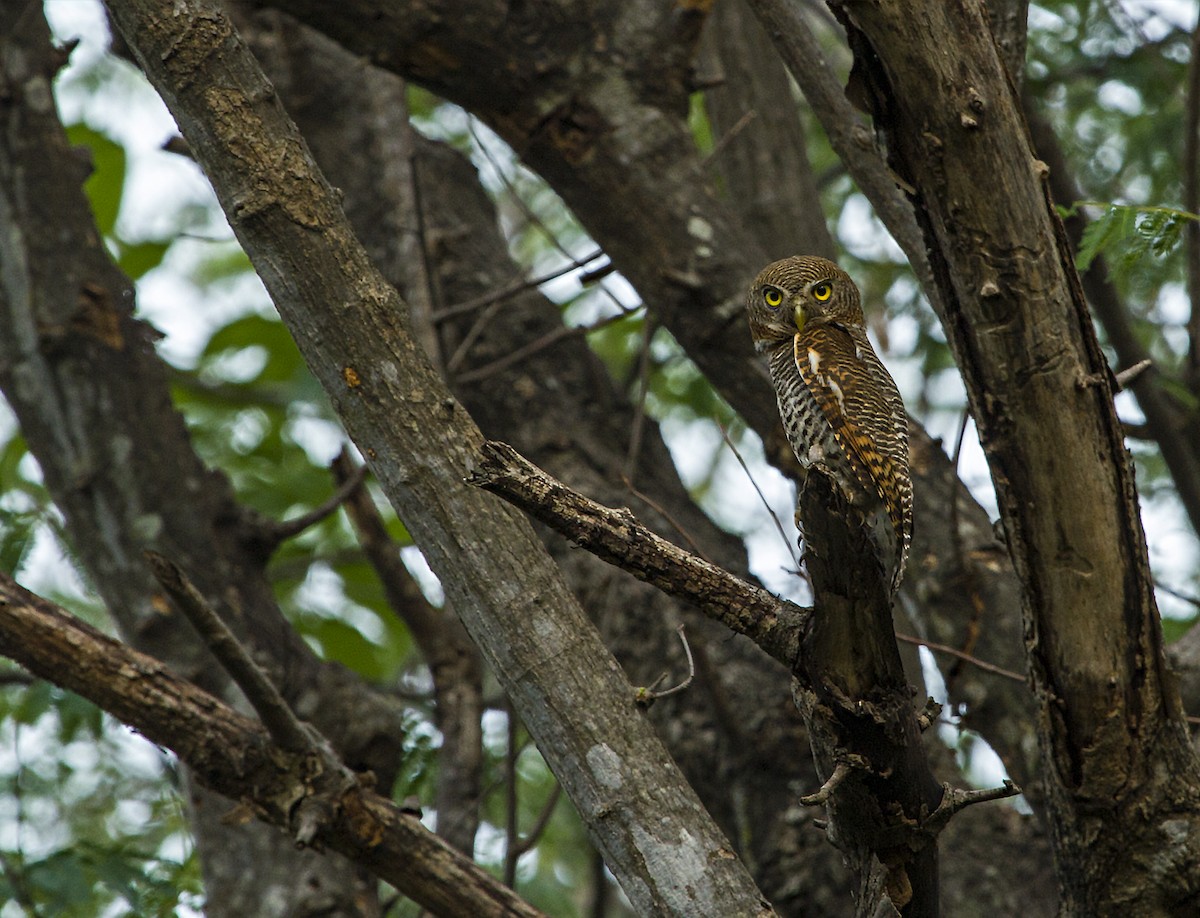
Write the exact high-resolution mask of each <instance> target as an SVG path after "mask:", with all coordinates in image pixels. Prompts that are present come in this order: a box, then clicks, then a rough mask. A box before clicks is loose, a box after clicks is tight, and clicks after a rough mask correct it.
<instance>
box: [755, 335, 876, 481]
mask: <svg viewBox="0 0 1200 918" xmlns="http://www.w3.org/2000/svg"><path fill="white" fill-rule="evenodd" d="M767 360H768V364H769V366H770V369H771V380H772V382H774V384H775V395H776V398H777V400H778V402H779V416H780V418H782V420H783V429H784V431H785V432H786V433H787V438H788V442H789V443H791V444H792V451H793V452H795V454H796V459H797V460H798V461H799V462H800V465H801V466H803V467H804V468H806V469H807V468H811V467H812V466H814V465H820V466H822V467H824V468H826V469H828V470H829V471H830V472H831V473H832V474H833V475H834V476H835V477H836V478H837V479H838V480H839V481H857V480H858V475H857V473H856V472H855V470H854V468H853V466H852V465H851V463H850V460H849V458H848V457H847V456H846V454H845V452H844V451H843V450H842V448H841V446H840V445H839V444H838V441H837V437H836V436H835V435H834V432H833V427H832V426H830V424H829V422H828V421H827V420H826V419H825V415H824V414H823V413H822V412H821V408H820V406H819V405H818V404H817V402H816V400H815V399H814V398H813V396H812V393H811V392H809V390H808V386H806V385H805V383H804V380H803V378H801V376H800V372H799V370H798V369H797V367H796V361H795V358H794V356H793V351H792V342H791V341H783V342H780V343H779V344H778V345H777V346H775V347H773V348H772V349H771V350H770V351H769V352H768V355H767ZM798 444H804V448H803V449H798V448H797V446H798ZM864 496H865V495H864V494H857V495H855V494H848V495H847V497H849V498H850V499H851V502H852V503H861V501H862V498H863V497H864Z"/></svg>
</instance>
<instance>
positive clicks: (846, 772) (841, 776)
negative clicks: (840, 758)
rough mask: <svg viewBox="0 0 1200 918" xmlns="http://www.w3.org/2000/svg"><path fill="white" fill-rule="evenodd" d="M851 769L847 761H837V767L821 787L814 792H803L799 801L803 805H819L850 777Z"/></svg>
mask: <svg viewBox="0 0 1200 918" xmlns="http://www.w3.org/2000/svg"><path fill="white" fill-rule="evenodd" d="M853 770H854V769H853V768H851V766H850V764H849V763H848V762H838V764H837V767H836V768H834V769H833V774H831V775H830V776H829V780H827V781H826V782H825V783H824V784H822V785H821V789H820V790H818V791H817V792H816V793H815V794H805V795H804V796H803V797H801V798H800V803H801V804H803V805H804V806H820V805H821V804H822V803H825V802H826V801H827V800H828V799H829V797H830V796H831V795H832V794H833V792H834V791H835V790H837V789H838V785H839V784H841V783H842V782H843V781H845V780H846V779H847V778H848V777H850V772H852V771H853Z"/></svg>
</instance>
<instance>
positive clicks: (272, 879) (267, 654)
mask: <svg viewBox="0 0 1200 918" xmlns="http://www.w3.org/2000/svg"><path fill="white" fill-rule="evenodd" d="M0 22H3V24H4V27H3V29H0V36H3V38H2V40H0V41H2V44H0V67H2V70H0V80H3V82H4V87H5V92H4V93H3V94H2V95H3V103H2V106H3V107H2V108H0V125H2V127H3V133H2V139H0V176H2V181H0V224H2V225H3V232H2V233H0V239H2V242H0V275H2V276H3V278H4V283H3V286H2V287H0V325H2V326H3V328H4V333H3V334H0V387H2V388H3V390H4V392H5V396H6V398H7V400H8V402H9V404H10V405H11V406H12V408H13V410H14V412H15V413H16V415H17V417H18V420H19V422H20V424H21V429H22V431H23V433H24V435H25V437H26V440H27V441H28V444H29V447H30V450H31V451H32V452H33V454H34V455H35V456H36V457H37V459H38V461H39V464H40V466H41V468H42V472H43V474H44V476H45V480H46V484H47V487H48V488H49V490H50V493H51V494H52V496H53V498H54V500H55V503H56V505H57V506H58V507H59V509H60V510H61V511H62V513H63V515H64V517H65V518H66V531H67V533H68V537H69V538H70V539H71V542H72V547H73V548H74V550H75V551H76V552H77V557H78V558H79V559H80V561H81V562H82V564H83V567H84V568H85V569H86V571H87V572H88V574H89V576H90V578H91V582H92V584H93V585H94V587H95V589H96V590H97V592H98V593H99V594H100V596H101V597H102V598H103V599H104V601H105V603H106V605H107V606H108V608H109V609H110V610H112V614H113V616H114V618H115V620H116V622H117V624H118V626H119V628H120V629H121V631H122V633H123V634H125V635H126V636H127V637H128V639H129V640H130V641H131V642H133V643H134V644H135V645H136V646H138V647H139V648H140V649H142V650H145V651H146V652H149V653H151V654H153V655H154V656H156V657H158V658H159V659H162V660H165V661H167V662H168V663H170V665H171V666H172V667H174V668H175V669H176V671H178V672H180V673H183V674H185V675H186V676H187V677H189V678H192V679H195V680H196V681H198V682H199V683H201V684H203V685H205V686H206V687H208V688H209V689H211V690H214V691H222V690H223V689H224V688H225V687H226V686H227V680H226V679H225V677H224V675H223V673H222V671H221V669H220V667H219V666H217V665H216V664H215V662H214V661H213V660H212V658H211V657H209V656H208V654H207V653H206V652H205V651H204V650H203V649H202V647H201V646H200V644H199V643H198V641H197V640H196V637H195V633H194V632H193V630H192V628H191V626H190V625H188V624H187V622H186V621H183V620H182V619H180V618H179V616H178V615H177V614H175V613H173V612H170V610H169V607H168V606H167V605H166V604H164V602H163V599H162V596H161V592H160V590H159V588H158V586H157V584H156V583H155V582H154V580H153V578H152V577H151V576H150V575H149V573H148V571H147V570H146V567H145V564H144V562H143V561H142V558H141V551H142V549H143V548H145V547H147V546H150V545H153V546H155V547H157V548H158V549H159V550H161V551H163V552H164V553H166V554H168V555H170V556H171V557H172V558H173V559H174V560H176V561H177V562H178V563H180V564H181V565H182V566H184V567H185V568H187V569H188V571H189V572H191V573H192V574H193V575H194V576H195V578H196V580H197V582H198V583H199V584H200V586H201V588H202V589H203V591H204V592H205V593H206V594H207V595H208V596H209V597H210V598H211V599H212V601H213V602H214V604H216V605H217V607H218V608H220V609H222V610H223V612H224V614H225V616H226V618H227V620H228V621H230V622H231V624H232V625H233V627H234V628H235V629H236V630H237V631H238V633H239V634H240V635H241V636H242V638H243V639H244V640H246V641H247V642H248V643H249V644H250V646H252V647H254V648H255V650H256V651H258V652H262V653H263V659H264V660H266V661H268V665H269V667H270V668H271V670H272V672H273V674H274V675H275V676H276V678H277V679H279V681H280V684H281V686H282V688H283V690H284V691H285V693H286V694H287V696H288V698H289V700H290V701H291V702H292V703H293V704H294V705H296V707H297V709H298V710H300V711H301V712H302V714H303V715H304V716H307V717H309V718H310V719H312V720H313V721H314V722H316V723H318V724H320V726H321V728H322V729H323V730H325V732H326V733H327V735H329V736H330V737H331V739H332V740H333V741H334V742H335V743H336V744H337V746H338V748H339V749H340V750H341V751H342V753H343V754H344V755H345V756H346V759H347V761H349V762H352V763H354V764H355V765H357V766H358V767H363V768H372V769H374V770H376V772H377V774H379V775H380V778H381V780H382V781H384V782H388V783H390V780H391V778H390V776H391V775H393V774H394V769H395V763H396V761H397V758H398V755H399V751H400V744H401V740H402V722H401V719H400V716H399V715H400V710H399V707H398V706H397V705H395V704H394V703H393V702H391V701H389V700H387V699H385V698H383V697H382V696H379V695H376V694H375V693H374V692H372V691H370V690H368V689H367V688H366V687H365V686H364V685H363V684H362V683H361V681H359V680H358V678H357V677H356V676H354V675H353V674H352V673H350V672H349V671H347V670H345V669H344V668H342V667H340V666H332V665H327V664H323V663H321V662H320V661H319V660H317V659H316V658H315V657H314V656H313V654H312V652H311V651H310V650H309V648H308V647H307V645H305V644H304V642H303V641H301V640H300V638H299V637H298V636H297V635H296V634H295V632H294V631H292V629H291V627H290V626H289V625H288V623H287V622H286V621H285V620H284V618H283V616H282V615H281V613H280V611H279V608H278V606H277V605H276V604H275V600H274V597H273V595H272V592H271V587H270V583H269V581H268V580H267V578H266V576H265V575H264V572H263V564H264V562H265V560H266V559H265V556H264V555H263V553H262V550H261V548H262V546H261V544H259V543H258V542H256V540H255V535H256V534H257V530H256V529H255V528H254V527H253V526H252V525H249V522H250V521H249V520H248V518H247V515H246V513H245V511H244V510H243V509H242V508H240V507H239V506H238V505H237V504H236V502H235V501H234V498H233V494H232V489H231V488H230V486H229V482H228V481H227V480H226V479H225V478H224V477H223V476H221V475H219V474H217V473H214V472H211V471H210V470H208V469H206V468H205V467H204V466H203V465H202V463H201V462H200V461H199V459H198V458H197V456H196V454H195V452H194V451H193V449H192V447H191V444H190V441H189V438H188V435H187V431H186V428H185V427H184V424H183V420H182V418H181V417H180V416H179V414H178V413H177V412H176V411H175V409H174V407H173V406H172V405H171V401H170V396H169V389H168V381H167V376H166V373H165V369H164V367H163V365H162V364H161V362H160V361H159V360H158V358H157V356H156V355H155V353H154V340H155V333H154V331H153V330H152V329H150V328H149V327H148V326H146V325H145V324H144V323H142V322H138V321H135V320H134V319H133V318H132V313H133V289H132V285H131V284H130V283H129V281H128V279H126V278H125V277H124V276H123V275H122V274H121V273H120V272H119V271H118V270H117V269H116V267H115V266H114V265H113V263H112V261H111V259H110V257H109V255H108V253H107V252H106V251H105V248H104V245H103V242H102V241H101V240H100V239H99V237H98V234H97V233H96V231H95V228H94V223H93V221H92V218H91V213H90V210H89V206H88V203H87V199H86V198H85V197H84V195H83V192H82V188H81V186H82V182H83V180H84V178H85V177H86V173H87V167H86V165H85V164H84V163H82V162H81V161H80V160H79V159H78V157H77V155H76V153H74V152H73V151H72V150H71V149H70V148H69V146H68V144H67V140H66V136H65V134H64V132H63V130H62V127H61V125H60V124H59V123H58V120H57V117H56V115H55V112H54V107H53V103H52V96H51V94H50V79H51V77H52V76H53V73H54V70H55V69H56V67H57V66H58V65H59V64H60V63H61V60H62V59H61V57H59V56H58V55H57V54H55V53H54V52H52V50H51V47H50V42H49V32H48V30H47V28H46V25H45V21H44V19H42V17H41V14H40V11H39V10H38V8H37V7H36V5H32V6H31V5H30V4H28V3H24V2H14V3H8V4H7V5H4V6H0ZM347 710H354V711H355V712H356V716H355V717H353V718H351V717H346V716H343V714H342V713H340V712H344V711H347ZM191 804H192V809H193V813H194V815H195V818H196V829H197V837H198V843H199V845H200V846H201V849H202V850H203V851H204V852H205V858H204V865H205V870H206V878H207V880H208V887H209V891H208V907H209V910H210V913H211V914H214V915H220V914H230V915H233V914H236V915H249V914H262V915H281V914H284V913H293V914H295V913H306V912H309V911H312V910H320V909H322V908H327V907H329V906H330V904H331V903H332V904H336V905H338V906H339V907H342V908H345V909H346V910H347V911H348V913H350V914H357V913H358V912H357V911H356V909H357V906H356V905H355V904H354V903H356V902H360V903H363V909H364V910H363V911H362V914H370V913H371V912H370V908H371V906H370V903H371V902H372V901H373V896H372V895H370V894H369V893H368V894H367V895H365V896H363V892H364V888H363V886H362V884H361V882H360V880H359V879H358V878H356V877H355V876H354V874H353V873H352V872H347V871H345V870H344V869H343V868H342V866H341V865H331V864H330V862H329V861H328V860H326V859H323V858H320V857H316V856H314V855H313V854H311V853H309V852H297V851H295V850H294V848H293V846H292V845H291V844H290V843H289V842H288V840H287V839H286V838H284V837H282V836H281V835H279V834H278V833H277V832H275V831H274V830H272V829H270V828H268V827H265V826H259V825H252V826H249V827H247V828H245V829H233V828H231V827H229V826H225V825H222V823H221V817H222V816H223V815H224V814H225V812H226V811H227V809H228V806H227V804H226V803H225V802H224V801H222V800H220V799H218V798H216V797H214V796H213V795H211V794H209V793H208V792H206V791H204V790H203V789H202V788H194V794H193V796H192V799H191ZM247 863H254V864H256V865H257V866H258V869H257V870H256V871H255V873H254V875H253V876H249V875H247V873H246V871H245V869H244V868H245V865H246V864H247ZM297 878H301V882H297Z"/></svg>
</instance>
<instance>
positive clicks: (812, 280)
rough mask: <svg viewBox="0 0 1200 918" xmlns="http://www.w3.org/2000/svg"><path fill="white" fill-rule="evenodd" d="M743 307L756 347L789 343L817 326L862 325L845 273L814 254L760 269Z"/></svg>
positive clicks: (854, 290) (859, 306)
mask: <svg viewBox="0 0 1200 918" xmlns="http://www.w3.org/2000/svg"><path fill="white" fill-rule="evenodd" d="M746 308H747V310H748V312H749V315H750V333H751V334H752V335H753V336H754V340H755V342H756V343H757V342H770V341H782V340H789V341H790V340H791V339H792V338H793V337H794V336H795V335H796V333H797V332H800V331H803V330H804V326H805V325H807V324H811V323H816V322H829V321H836V322H841V323H844V324H848V325H854V324H858V325H862V324H863V312H862V303H861V302H860V300H859V296H858V287H856V286H855V285H854V281H852V280H851V279H850V275H849V274H847V273H846V272H845V271H843V270H842V269H841V268H839V267H838V266H837V265H835V264H834V263H833V262H832V261H830V260H829V259H828V258H819V257H817V256H815V255H793V256H792V257H791V258H784V259H783V260H782V261H776V262H773V263H772V264H769V265H767V266H766V267H765V268H763V269H762V271H760V272H759V274H758V277H756V278H755V279H754V283H753V284H751V285H750V292H749V294H748V296H747V299H746Z"/></svg>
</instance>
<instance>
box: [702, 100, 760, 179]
mask: <svg viewBox="0 0 1200 918" xmlns="http://www.w3.org/2000/svg"><path fill="white" fill-rule="evenodd" d="M757 117H758V112H756V111H755V110H754V109H750V111H748V112H746V114H744V115H742V117H740V118H739V119H738V120H737V121H735V122H734V123H733V127H731V128H730V129H729V130H728V131H726V132H725V133H724V134H722V135H721V138H720V139H719V140H718V141H717V142H716V143H715V144H713V148H712V149H711V150H710V151H709V153H708V155H707V156H706V157H704V159H702V160H701V161H700V168H701V169H703V168H706V167H707V166H709V165H711V163H712V162H713V160H715V159H716V158H717V157H718V156H720V155H721V153H722V152H723V151H724V150H725V148H726V147H727V146H729V144H730V143H731V142H732V141H733V139H734V138H735V137H737V135H738V134H740V133H742V131H744V130H746V128H748V127H749V126H750V122H752V121H753V120H754V119H755V118H757Z"/></svg>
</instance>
